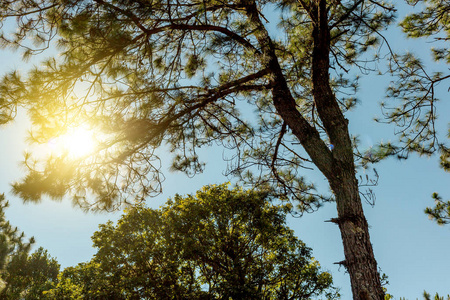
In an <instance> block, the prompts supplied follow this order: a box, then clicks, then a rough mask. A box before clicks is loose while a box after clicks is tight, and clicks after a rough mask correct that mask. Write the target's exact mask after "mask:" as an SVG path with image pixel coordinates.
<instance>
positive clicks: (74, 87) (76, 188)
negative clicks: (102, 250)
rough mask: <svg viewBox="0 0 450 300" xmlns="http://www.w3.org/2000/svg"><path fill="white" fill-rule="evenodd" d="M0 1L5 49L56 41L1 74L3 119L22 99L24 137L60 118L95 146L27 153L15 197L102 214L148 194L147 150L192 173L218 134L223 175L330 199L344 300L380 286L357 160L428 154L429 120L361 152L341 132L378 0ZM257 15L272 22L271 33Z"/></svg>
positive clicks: (38, 137)
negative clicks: (166, 153) (322, 189)
mask: <svg viewBox="0 0 450 300" xmlns="http://www.w3.org/2000/svg"><path fill="white" fill-rule="evenodd" d="M1 8H2V10H1V11H2V13H1V16H2V18H3V19H4V20H7V19H8V18H9V17H15V18H16V21H17V23H16V24H17V25H16V26H17V28H16V29H17V30H16V31H15V33H14V34H8V32H7V31H5V32H4V34H3V36H2V39H3V42H4V44H5V45H10V46H14V47H18V48H22V49H24V52H23V53H24V57H25V58H29V57H30V56H32V55H33V54H38V53H40V52H42V51H44V50H45V49H46V48H47V47H52V46H56V47H58V49H59V51H60V56H59V57H53V58H51V59H49V60H47V61H45V62H44V63H43V64H42V65H41V66H40V67H36V68H35V69H33V70H32V71H30V72H29V73H28V74H27V75H26V76H25V77H24V78H22V76H21V75H20V74H19V73H18V72H12V73H10V74H7V75H6V76H5V77H4V78H3V80H2V82H1V84H0V108H1V120H2V121H3V122H8V121H9V120H11V119H12V118H13V117H14V114H15V112H16V111H17V107H19V106H23V107H26V108H27V109H28V111H29V114H30V117H31V120H32V122H33V127H34V128H33V133H32V137H31V138H32V139H33V140H34V141H35V142H38V143H46V142H48V141H50V140H51V139H52V138H54V137H55V136H57V135H59V134H62V133H63V132H64V131H67V130H68V129H67V128H68V127H70V126H81V125H84V126H88V127H91V128H92V129H93V130H95V131H96V132H97V133H98V134H97V136H96V138H97V139H98V143H99V146H98V147H97V151H95V153H89V154H88V155H84V156H82V157H79V158H77V159H70V157H68V156H64V155H55V156H51V157H49V158H48V159H47V160H45V161H43V162H42V161H41V162H40V163H34V162H33V158H32V156H31V155H29V154H28V155H27V156H26V157H25V165H26V166H27V167H28V169H29V171H28V174H27V175H26V177H25V178H24V179H23V180H22V181H20V182H17V183H16V184H15V185H14V191H15V193H16V194H18V195H20V196H21V197H22V198H23V199H24V200H25V201H39V200H40V199H41V197H42V196H43V195H49V196H51V197H53V198H58V199H59V198H62V197H63V196H64V195H70V196H71V197H72V199H73V200H74V202H75V203H76V204H78V205H80V206H81V207H83V208H85V209H104V210H109V209H114V208H118V207H119V206H120V205H122V204H126V203H129V202H133V201H137V202H142V201H144V200H145V199H147V198H148V197H149V196H152V195H156V194H158V193H160V191H161V182H162V175H161V173H160V165H159V163H160V161H159V157H158V156H157V152H155V149H156V148H159V147H160V146H168V148H169V150H170V151H171V152H173V153H174V156H175V159H174V161H173V166H172V167H173V168H174V169H176V170H181V171H184V172H186V173H187V174H188V175H194V174H196V173H198V172H201V171H202V168H203V163H202V162H201V160H200V158H199V156H198V149H199V148H200V147H205V146H210V145H212V144H218V145H221V146H224V147H225V148H227V149H231V150H230V151H233V152H232V153H233V156H232V157H233V159H232V160H231V161H230V164H229V170H228V171H229V174H231V175H236V176H237V177H238V178H239V180H241V181H243V182H248V183H251V184H253V185H254V186H263V187H265V188H266V187H270V188H271V189H272V190H273V191H274V193H275V194H277V195H278V196H279V197H280V198H285V199H286V198H289V199H292V200H295V201H296V203H298V209H299V210H300V212H304V211H314V210H315V209H317V208H318V207H320V206H321V205H322V204H323V203H324V202H326V201H335V202H336V207H337V214H338V216H337V218H335V219H332V221H333V222H334V223H336V224H337V225H338V226H339V229H340V231H341V236H342V241H343V245H344V254H345V260H344V261H342V265H344V266H345V267H346V269H347V270H348V272H349V275H350V280H351V285H352V292H353V297H354V299H383V298H384V292H383V289H382V287H381V283H380V278H379V274H378V267H377V262H376V260H375V257H374V254H373V249H372V245H371V243H370V237H369V230H368V224H367V220H366V218H365V216H364V212H363V208H362V204H361V198H360V193H359V186H358V180H357V178H356V171H355V168H356V162H355V161H358V160H359V162H361V161H362V162H363V164H365V163H370V162H376V161H378V160H380V159H381V158H383V157H386V156H388V155H393V154H401V155H406V154H407V153H409V152H410V151H416V150H417V151H421V152H422V153H430V154H431V153H432V152H433V149H432V148H430V145H431V144H429V143H428V142H429V141H431V140H432V139H433V138H432V137H431V138H430V136H429V135H428V133H430V134H433V132H432V131H430V128H429V124H430V123H423V122H422V119H421V118H419V119H417V124H418V127H414V128H416V129H415V130H418V131H419V132H420V133H419V134H418V135H417V138H415V139H413V143H408V141H410V140H411V137H408V136H407V134H408V132H407V131H405V132H406V133H405V136H406V137H405V139H403V140H401V141H400V142H403V143H406V147H404V145H403V146H402V145H400V146H396V145H393V144H388V145H383V146H382V147H380V148H379V149H378V151H375V152H374V153H373V155H372V154H371V155H369V156H365V155H361V153H360V152H359V151H358V150H357V149H356V147H357V143H356V142H355V141H354V140H353V139H352V137H351V135H350V133H349V131H348V122H349V121H348V120H347V119H346V117H345V113H346V112H347V111H348V110H350V109H352V108H353V107H355V105H356V104H357V99H356V98H355V97H354V95H355V93H356V92H357V87H358V85H357V78H358V76H360V75H361V74H366V73H370V72H371V71H372V70H373V68H372V66H371V65H370V58H369V54H368V50H370V49H372V48H373V47H375V48H376V47H378V46H379V45H380V42H379V41H380V39H383V40H384V37H383V36H381V35H380V33H381V32H382V31H383V30H384V29H386V28H387V27H388V26H389V24H391V23H392V21H393V18H394V14H395V9H394V7H393V6H392V5H389V4H386V3H384V2H382V1H376V0H375V1H374V0H371V1H365V0H348V1H333V0H330V1H327V0H311V1H309V0H300V1H290V0H285V1H256V0H237V1H226V2H221V1H215V0H205V1H187V0H186V1H158V0H154V1H153V0H152V1H149V0H137V1H128V0H92V1H82V0H70V1H69V0H27V1H25V0H21V1H3V2H2V3H1ZM269 12H270V13H269ZM269 19H270V21H272V20H273V19H274V20H275V21H278V20H281V23H280V27H279V29H278V32H277V33H276V35H277V36H278V38H274V35H275V34H272V32H271V30H272V29H271V28H270V26H269V25H270V24H271V23H270V22H269ZM30 41H32V43H30ZM392 58H393V60H394V61H395V62H396V63H397V64H398V65H400V60H399V59H396V56H392ZM375 59H376V58H375ZM374 66H376V64H374ZM361 71H362V72H361ZM375 71H377V70H376V67H375ZM360 73H361V74H360ZM411 92H414V93H416V92H420V91H416V90H411ZM349 94H350V96H346V95H349ZM398 95H399V94H398V93H396V91H394V90H392V91H391V96H393V97H396V96H398ZM411 101H413V102H411V103H412V104H414V101H419V100H418V98H417V97H416V98H414V97H413V98H412V100H411ZM249 106H251V107H252V108H251V109H249V108H248V107H249ZM400 107H401V105H400ZM421 108H422V107H421V106H420V105H419V106H414V105H413V110H414V109H416V110H420V109H421ZM252 109H253V110H254V111H255V113H254V114H253V115H252V112H251V110H252ZM411 115H413V116H417V114H414V113H411ZM389 116H390V117H391V118H390V119H389ZM402 116H403V117H407V118H408V116H409V115H408V114H403V115H402ZM387 117H388V121H390V122H394V123H395V122H396V121H397V117H396V115H395V114H391V115H389V114H388V115H387ZM431 118H432V117H431ZM422 128H424V129H423V130H421V129H422ZM411 134H417V132H415V131H413V132H412V133H411ZM427 143H428V144H427ZM403 150H404V151H403ZM402 151H403V152H402ZM303 168H315V169H316V170H318V171H320V172H321V173H322V174H323V176H324V177H325V178H326V179H327V181H328V184H329V186H330V188H331V191H332V195H329V194H327V193H318V192H317V191H316V189H315V186H314V185H313V184H311V183H310V182H308V181H307V180H306V179H305V178H304V177H303V176H302V169H303ZM86 195H89V196H91V195H92V197H90V198H88V197H87V196H86ZM130 199H133V200H130Z"/></svg>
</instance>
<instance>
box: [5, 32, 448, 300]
mask: <svg viewBox="0 0 450 300" xmlns="http://www.w3.org/2000/svg"><path fill="white" fill-rule="evenodd" d="M392 34H393V35H396V34H398V33H392ZM396 41H397V43H396V44H393V46H394V47H395V48H396V49H397V50H406V49H412V50H415V51H416V52H419V53H420V55H422V56H423V57H427V58H429V52H428V49H429V47H430V45H429V44H426V43H417V44H416V42H412V41H405V40H404V39H397V40H396ZM417 45H418V46H417ZM411 47H414V48H411ZM0 63H1V67H0V71H2V72H7V71H10V70H13V69H16V68H18V69H27V68H28V65H24V64H22V63H21V62H20V59H19V55H18V54H14V53H11V52H7V51H3V52H1V56H0ZM438 67H439V66H438ZM441 67H445V66H441ZM389 80H390V78H389V77H387V76H371V77H368V78H363V79H362V81H361V89H360V93H359V95H358V98H359V99H360V100H361V101H362V104H361V105H360V106H359V107H358V108H357V109H356V110H355V111H354V112H352V113H350V114H348V118H349V120H350V130H351V132H352V133H353V134H359V135H360V137H361V140H362V141H363V142H364V143H367V145H368V146H370V144H372V143H376V142H377V141H379V140H381V139H382V140H384V141H387V140H389V139H392V138H393V135H392V133H393V127H391V126H388V125H381V124H376V123H375V122H373V121H372V119H373V117H374V116H376V115H380V109H379V105H378V104H379V102H380V101H382V100H383V97H384V90H385V88H386V87H387V84H388V83H389ZM447 85H448V84H447ZM441 89H442V91H441V94H440V97H441V99H442V100H441V103H440V104H439V105H438V109H439V111H440V116H441V118H440V124H439V126H440V130H444V131H445V130H447V126H448V125H447V124H448V121H449V119H448V117H447V115H448V113H449V112H450V103H449V101H448V98H449V93H448V92H447V88H446V87H445V86H444V85H442V87H441ZM28 129H29V123H28V121H27V119H26V114H25V113H24V112H20V113H19V116H18V117H17V119H16V120H15V122H14V123H13V124H10V125H7V126H4V127H1V128H0V141H1V144H2V147H0V166H1V168H0V192H4V193H5V194H6V196H7V198H8V199H9V201H10V204H11V206H10V208H9V209H8V210H7V211H6V215H7V218H8V219H9V220H10V221H11V223H12V224H13V225H14V226H18V227H19V229H20V230H22V231H24V232H25V234H26V235H27V236H28V237H31V236H34V237H35V238H36V240H37V242H36V246H43V247H44V248H46V249H48V250H49V252H50V254H51V255H52V256H54V257H56V258H57V260H58V261H59V262H60V263H61V264H62V267H67V266H70V265H74V264H76V263H79V262H83V261H87V260H89V259H90V257H91V256H92V255H93V254H94V253H95V249H93V248H92V247H91V240H90V236H91V235H92V233H93V232H94V231H95V230H96V229H97V228H98V224H100V223H104V222H106V221H107V220H109V219H111V220H116V219H117V218H118V217H119V216H120V212H118V213H115V214H84V213H82V212H81V211H80V210H79V209H76V208H73V207H72V205H71V203H70V202H69V201H62V202H54V201H51V200H48V199H44V200H43V201H42V202H41V203H40V204H26V205H24V204H22V201H21V200H20V199H18V198H16V197H14V196H13V195H12V194H11V193H10V183H12V182H13V181H14V180H18V179H19V178H20V177H21V175H22V174H23V170H22V169H21V167H20V162H21V160H22V153H23V151H24V150H25V149H27V148H29V146H28V145H27V144H26V143H25V142H24V139H25V136H26V132H27V130H28ZM161 154H162V156H163V158H164V159H167V160H169V159H170V155H169V154H168V153H167V154H166V153H163V151H161ZM203 160H206V161H207V162H208V164H207V167H206V170H205V172H204V173H203V174H200V175H198V176H196V177H194V178H193V179H190V178H187V177H186V176H185V175H183V174H176V173H170V172H168V171H167V172H165V176H166V181H165V182H164V193H163V194H162V195H160V196H159V197H157V198H155V199H150V200H149V201H148V205H149V206H152V207H157V206H159V205H161V204H163V203H164V201H165V200H166V199H167V198H168V197H170V196H173V195H174V194H175V193H179V194H186V193H194V192H195V191H196V190H197V189H199V188H200V187H201V186H203V185H206V184H212V183H222V182H224V181H227V178H225V177H224V176H223V175H222V174H223V171H224V169H225V164H224V163H223V161H222V152H221V151H217V149H209V150H206V151H204V152H203ZM375 167H376V169H377V171H378V173H379V175H380V180H379V184H378V186H377V187H374V188H373V189H374V191H375V193H376V203H375V206H374V207H372V206H370V205H368V204H366V205H365V207H364V209H365V213H366V217H367V219H368V222H369V225H370V226H371V228H370V234H371V240H372V243H373V246H374V251H375V256H376V259H377V261H378V264H379V267H380V268H381V270H382V272H383V273H386V274H387V275H388V276H389V282H390V285H388V286H387V288H388V291H389V292H390V293H391V294H393V295H394V296H396V297H395V298H396V299H398V298H399V297H406V298H407V299H410V300H412V299H416V298H418V299H421V294H422V292H423V290H427V291H428V292H430V293H435V292H439V293H440V294H447V293H450V289H449V287H450V276H449V275H448V270H450V259H449V258H448V251H449V249H450V226H447V227H445V226H444V227H439V226H437V225H436V224H435V223H433V222H431V221H430V220H428V219H427V217H426V215H425V214H424V213H423V210H424V208H425V207H426V206H431V205H432V204H433V203H432V200H431V194H432V193H433V192H436V191H437V192H440V193H441V194H442V196H443V197H444V199H448V198H449V197H450V189H449V186H450V185H449V179H450V174H448V173H445V172H444V171H443V170H442V169H440V168H439V167H438V160H437V157H432V158H426V157H420V158H419V157H417V156H414V155H412V156H411V158H410V159H408V160H406V161H398V160H395V159H388V160H386V161H383V162H381V163H380V164H378V165H377V166H375ZM310 178H311V180H312V181H314V182H315V183H317V184H318V185H319V186H321V187H323V188H325V189H327V187H326V182H325V180H324V178H323V177H321V176H318V175H313V176H312V177H310ZM332 217H336V209H335V207H334V204H332V203H331V204H327V205H325V206H324V207H323V208H321V209H320V210H319V211H318V212H315V213H312V214H307V215H304V216H303V217H301V218H293V217H289V219H288V222H289V225H290V227H291V228H292V229H294V230H295V233H296V234H297V235H298V237H299V238H300V239H302V240H303V241H304V242H305V243H306V244H307V245H308V246H310V247H312V248H313V255H314V256H315V258H316V259H317V260H318V261H319V262H320V263H321V265H322V267H323V268H324V269H326V270H329V271H330V272H331V273H332V275H333V277H334V280H335V285H336V286H338V287H341V294H342V296H343V297H342V299H351V290H350V281H349V278H348V274H346V273H345V270H344V268H342V267H341V268H339V267H338V265H335V264H333V263H334V262H338V261H341V260H343V258H344V257H343V250H342V243H341V239H340V232H339V230H338V228H337V226H335V225H333V224H332V223H326V222H324V221H325V220H328V219H330V218H332Z"/></svg>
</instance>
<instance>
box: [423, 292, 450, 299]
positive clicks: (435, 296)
mask: <svg viewBox="0 0 450 300" xmlns="http://www.w3.org/2000/svg"><path fill="white" fill-rule="evenodd" d="M423 299H424V300H450V296H449V295H447V299H445V298H444V296H442V297H441V296H439V294H438V293H436V295H434V297H433V298H431V296H430V294H429V293H427V292H425V291H424V292H423Z"/></svg>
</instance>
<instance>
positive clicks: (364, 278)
mask: <svg viewBox="0 0 450 300" xmlns="http://www.w3.org/2000/svg"><path fill="white" fill-rule="evenodd" d="M302 3H303V4H304V5H306V4H307V3H306V2H302ZM243 4H245V8H246V11H247V15H248V16H249V18H250V20H251V21H252V23H253V24H255V26H256V28H257V29H256V33H255V36H256V38H257V40H258V42H259V44H260V46H261V50H262V53H263V56H262V64H263V66H264V67H266V68H268V69H270V72H271V86H272V96H273V104H274V106H275V108H276V110H277V112H278V113H279V115H280V117H281V118H282V119H283V121H284V122H285V123H286V124H287V125H288V127H289V129H290V130H291V131H292V133H293V134H294V135H295V136H296V137H297V138H298V140H299V141H300V143H301V144H302V146H303V147H304V149H305V150H306V152H307V153H308V155H309V156H310V158H311V160H312V161H313V163H314V164H315V165H316V166H317V167H318V169H319V170H320V171H321V172H322V173H323V174H324V175H325V177H326V178H327V179H328V182H329V184H330V187H331V189H332V190H333V193H334V195H335V197H336V204H337V212H338V218H336V219H333V221H334V222H335V223H336V224H338V225H339V228H340V231H341V237H342V242H343V245H344V254H345V260H344V261H342V262H341V264H342V265H344V266H345V267H346V269H347V270H348V273H349V274H350V281H351V285H352V293H353V299H354V300H383V299H384V292H383V289H382V287H381V282H380V277H379V274H378V267H377V262H376V260H375V256H374V254H373V249H372V244H371V243H370V237H369V228H368V224H367V221H366V218H365V216H364V212H363V209H362V204H361V199H360V197H359V190H358V189H359V188H358V181H357V179H356V174H355V165H354V157H353V147H352V142H351V139H350V134H349V132H348V120H347V119H345V117H344V115H343V113H342V111H341V108H340V107H339V103H338V102H337V99H336V97H335V95H334V94H333V91H332V89H331V85H330V78H329V69H330V62H329V56H330V31H329V27H328V16H327V5H326V0H317V1H314V2H311V4H310V6H308V7H305V9H306V10H307V11H308V13H309V14H310V17H311V19H312V20H313V31H312V36H313V40H314V45H313V51H312V52H313V53H312V65H311V70H312V85H313V97H314V102H315V106H316V108H317V112H318V115H319V117H320V119H321V121H322V124H323V127H324V128H325V130H326V133H327V135H328V137H329V139H330V142H331V143H332V144H333V145H334V149H333V150H329V149H328V147H327V145H326V144H325V142H324V141H323V140H322V139H321V136H320V134H319V132H318V131H317V129H316V128H315V127H314V126H312V125H311V124H310V123H309V122H308V121H307V120H306V119H305V118H304V116H303V115H302V114H301V113H300V112H299V111H298V109H297V104H296V102H295V99H294V98H293V96H292V93H291V91H290V89H289V87H288V85H287V82H286V78H285V77H284V75H283V71H282V70H281V67H280V64H279V62H278V59H277V56H276V53H275V46H274V44H273V42H272V40H271V39H270V37H269V34H268V32H267V30H266V29H265V28H264V25H263V24H262V23H261V20H260V19H259V13H258V9H257V7H256V5H255V2H254V1H253V0H243Z"/></svg>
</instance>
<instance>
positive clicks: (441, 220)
mask: <svg viewBox="0 0 450 300" xmlns="http://www.w3.org/2000/svg"><path fill="white" fill-rule="evenodd" d="M432 197H433V199H434V203H435V206H434V207H427V208H426V209H425V213H426V214H427V215H428V217H429V218H430V219H431V220H434V221H436V223H438V224H439V225H445V224H449V223H450V201H447V202H445V201H442V197H441V196H439V194H437V193H433V195H432Z"/></svg>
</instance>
